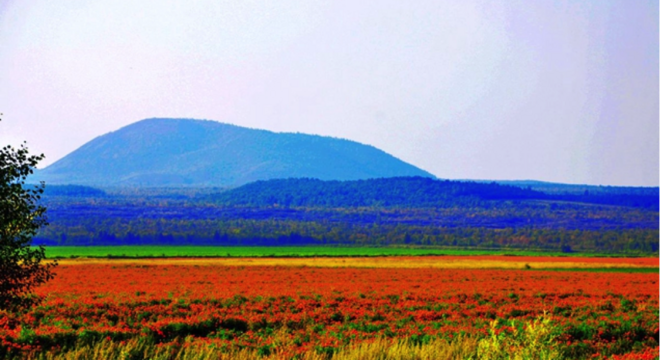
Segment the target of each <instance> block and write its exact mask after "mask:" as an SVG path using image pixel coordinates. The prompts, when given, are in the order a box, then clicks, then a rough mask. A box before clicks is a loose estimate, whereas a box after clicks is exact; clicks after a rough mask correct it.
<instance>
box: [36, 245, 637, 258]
mask: <svg viewBox="0 0 660 360" xmlns="http://www.w3.org/2000/svg"><path fill="white" fill-rule="evenodd" d="M46 249H47V250H46V255H47V256H48V258H51V259H63V258H75V257H89V258H95V257H105V258H152V257H196V258H199V257H314V256H316V257H321V256H329V257H353V256H357V257H369V256H423V255H438V256H441V255H449V256H452V255H454V256H464V255H470V256H473V255H511V256H558V257H616V256H622V255H619V254H616V253H607V254H603V253H589V252H580V253H577V252H573V253H570V252H569V253H566V252H553V251H526V250H519V249H515V250H506V249H504V250H503V249H498V250H483V249H481V250H480V249H456V248H455V247H453V248H442V247H422V246H419V247H410V246H408V247H403V246H401V247H394V246H383V247H373V246H372V247H361V246H336V247H335V246H167V245H158V246H156V245H126V246H46ZM628 256H629V255H628Z"/></svg>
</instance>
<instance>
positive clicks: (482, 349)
mask: <svg viewBox="0 0 660 360" xmlns="http://www.w3.org/2000/svg"><path fill="white" fill-rule="evenodd" d="M516 325H518V324H516V323H515V322H514V323H512V324H511V326H510V328H511V329H512V331H511V332H510V333H507V332H506V331H504V329H503V328H501V327H498V322H497V321H492V322H491V323H490V330H489V336H488V337H487V338H485V339H482V340H480V341H479V344H478V348H477V358H478V359H483V360H499V359H514V360H546V359H547V360H553V359H561V358H563V354H562V351H561V349H560V347H559V343H558V342H557V341H556V339H557V337H558V335H559V334H557V333H556V328H555V327H554V326H553V325H552V322H551V319H550V318H549V317H545V316H541V317H538V318H537V319H536V320H534V321H532V322H530V323H527V324H526V325H525V326H524V328H523V329H522V330H521V329H520V328H519V327H518V326H516Z"/></svg>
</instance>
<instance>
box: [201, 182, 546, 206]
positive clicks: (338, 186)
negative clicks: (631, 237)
mask: <svg viewBox="0 0 660 360" xmlns="http://www.w3.org/2000/svg"><path fill="white" fill-rule="evenodd" d="M210 198H211V199H212V201H214V202H216V203H219V204H223V205H248V206H283V207H288V206H312V207H360V206H386V207H387V206H395V207H407V208H416V207H427V206H432V207H435V206H443V207H453V206H466V205H468V206H469V205H475V204H476V203H478V202H480V201H482V200H523V199H542V198H545V194H543V193H541V192H538V191H534V190H530V189H524V188H520V187H517V186H509V185H500V184H496V183H479V182H468V181H450V180H434V179H430V178H424V177H394V178H383V179H368V180H355V181H322V180H318V179H275V180H268V181H257V182H254V183H250V184H247V185H244V186H241V187H239V188H236V189H232V190H228V191H224V192H221V193H218V194H215V195H212V196H211V197H210Z"/></svg>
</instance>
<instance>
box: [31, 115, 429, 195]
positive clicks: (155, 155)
mask: <svg viewBox="0 0 660 360" xmlns="http://www.w3.org/2000/svg"><path fill="white" fill-rule="evenodd" d="M393 176H422V177H433V175H431V174H430V173H428V172H426V171H424V170H421V169H419V168H417V167H415V166H413V165H411V164H408V163H405V162H403V161H401V160H399V159H397V158H395V157H394V156H392V155H390V154H387V153H385V152H384V151H381V150H379V149H377V148H375V147H373V146H369V145H364V144H360V143H357V142H354V141H349V140H344V139H337V138H331V137H324V136H317V135H306V134H298V133H295V134H294V133H275V132H271V131H266V130H255V129H248V128H244V127H239V126H235V125H229V124H223V123H219V122H215V121H206V120H190V119H146V120H142V121H139V122H136V123H134V124H131V125H128V126H126V127H123V128H121V129H119V130H117V131H114V132H111V133H108V134H105V135H102V136H99V137H97V138H96V139H94V140H92V141H90V142H88V143H86V144H85V145H83V146H82V147H80V148H78V149H77V150H75V151H74V152H72V153H70V154H69V155H67V156H65V157H64V158H62V159H60V160H59V161H57V162H55V163H53V164H52V165H50V166H48V167H46V168H45V169H43V170H40V171H37V172H36V173H35V175H34V176H33V177H32V178H31V179H30V181H35V182H36V181H41V180H43V181H46V183H47V184H78V185H87V186H140V187H157V186H237V185H242V184H246V183H248V182H252V181H257V180H268V179H274V178H288V177H310V178H318V179H323V180H357V179H367V178H382V177H393Z"/></svg>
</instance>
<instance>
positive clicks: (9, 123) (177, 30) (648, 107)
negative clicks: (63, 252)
mask: <svg viewBox="0 0 660 360" xmlns="http://www.w3.org/2000/svg"><path fill="white" fill-rule="evenodd" d="M658 51H659V49H658V1H644V0H620V1H607V0H593V1H579V0H571V1H553V0H538V1H533V0H521V1H514V0H501V1H497V0H495V1H492V0H483V1H477V0H456V1H440V0H431V1H421V0H416V1H401V0H396V1H390V0H373V1H367V0H360V1H355V0H351V1H313V0H300V1H291V0H277V1H248V0H235V1H169V0H158V1H156V0H154V1H146V0H140V1H134V0H126V1H125V0H98V1H94V0H59V1H46V0H41V1H40V0H35V1H30V0H20V1H18V0H17V1H11V0H10V1H2V0H0V112H2V113H4V116H3V117H2V118H3V121H2V122H0V144H6V143H12V144H17V143H19V142H20V141H22V140H27V141H28V146H29V148H30V149H31V150H32V151H33V152H43V153H45V154H46V156H47V158H46V161H45V162H44V163H43V165H47V164H50V163H52V162H54V161H56V160H58V159H59V158H61V157H63V156H64V155H66V154H67V153H69V152H71V151H73V150H75V149H76V148H78V147H79V146H81V145H82V144H84V143H85V142H87V141H89V140H91V139H93V138H94V137H96V136H99V135H102V134H104V133H107V132H109V131H113V130H116V129H118V128H120V127H122V126H125V125H128V124H130V123H132V122H135V121H138V120H141V119H143V118H148V117H186V118H198V119H212V120H218V121H222V122H227V123H232V124H237V125H242V126H248V127H253V128H262V129H269V130H274V131H287V132H303V133H312V134H320V135H329V136H334V137H341V138H347V139H351V140H355V141H359V142H362V143H367V144H371V145H374V146H376V147H378V148H380V149H383V150H385V151H387V152H389V153H391V154H393V155H394V156H396V157H398V158H400V159H402V160H404V161H407V162H410V163H412V164H414V165H417V166H419V167H421V168H423V169H425V170H427V171H430V172H432V173H433V174H435V175H436V176H438V177H441V178H450V179H536V180H546V181H558V182H569V183H588V184H605V185H653V186H657V185H658V173H659V168H658V163H659V160H658V153H659V150H658V133H659V129H658V123H659V118H658V116H659V115H658V107H659V105H658V96H659V94H658V68H659V64H658Z"/></svg>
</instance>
